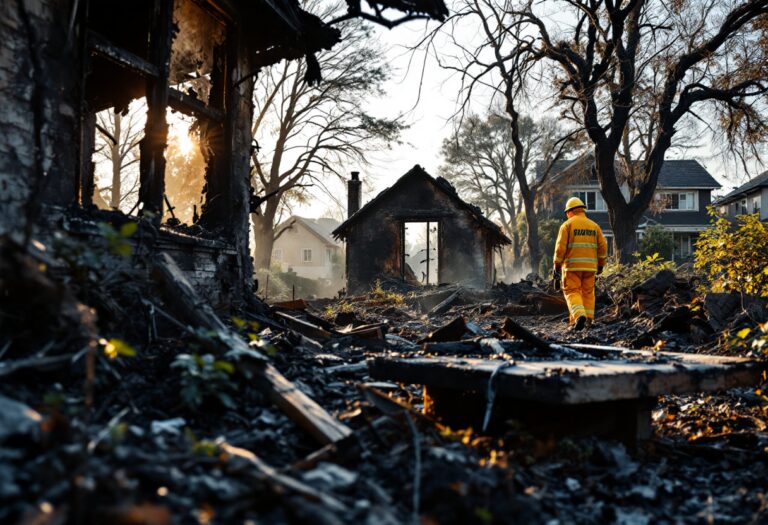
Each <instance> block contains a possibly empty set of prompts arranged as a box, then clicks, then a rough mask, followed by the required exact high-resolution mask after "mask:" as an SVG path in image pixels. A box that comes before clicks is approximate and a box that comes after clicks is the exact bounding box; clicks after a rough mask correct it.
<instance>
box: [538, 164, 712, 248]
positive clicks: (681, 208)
mask: <svg viewBox="0 0 768 525" xmlns="http://www.w3.org/2000/svg"><path fill="white" fill-rule="evenodd" d="M593 167H594V163H593V162H592V160H591V156H589V155H586V156H583V157H580V158H579V159H575V160H562V161H558V162H556V163H555V164H554V165H553V167H552V170H551V174H550V175H549V176H548V180H547V183H546V184H545V185H544V187H543V189H542V196H543V197H542V198H541V199H540V200H539V205H540V208H539V209H540V211H542V212H543V213H545V214H547V215H551V216H553V217H563V213H562V209H563V206H564V204H565V201H566V200H567V199H568V197H571V196H576V197H579V198H581V200H583V201H584V203H585V204H586V205H587V211H588V213H589V217H590V218H591V219H593V220H594V221H595V222H597V223H598V224H599V225H600V227H601V228H602V229H603V232H604V233H605V236H606V238H607V239H608V241H609V247H610V248H609V249H611V250H612V244H613V243H612V242H611V241H612V239H613V232H612V230H611V225H610V223H609V221H608V208H607V207H606V203H605V201H604V200H603V195H602V193H601V192H600V186H599V184H598V181H597V177H596V175H595V173H594V169H593ZM543 169H544V163H543V162H538V163H537V172H538V173H537V176H538V177H539V178H541V177H542V176H543V173H542V172H543ZM617 171H618V172H619V173H620V172H621V170H619V169H618V166H617ZM720 187H721V185H720V184H719V183H718V182H717V181H716V180H715V179H714V178H713V177H712V175H710V173H709V172H708V171H707V170H706V169H705V168H704V166H702V165H701V164H699V162H698V161H695V160H666V161H664V164H663V165H662V168H661V173H660V174H659V181H658V185H657V188H656V196H657V199H656V202H655V203H654V204H653V205H652V206H651V207H650V209H649V210H648V211H647V213H646V214H645V216H644V217H643V219H642V220H641V221H640V225H639V227H638V230H637V233H638V235H639V236H642V235H643V231H644V230H645V228H646V227H648V226H650V225H652V224H661V225H662V226H664V227H665V228H667V229H668V230H670V231H671V232H672V234H673V238H674V249H673V252H672V258H673V260H675V261H681V260H686V259H688V258H690V257H691V255H692V254H693V248H694V243H695V240H696V238H697V237H698V235H699V232H701V231H702V230H705V229H706V228H707V227H708V226H709V224H710V222H709V216H708V214H707V206H709V205H710V204H711V203H712V191H713V190H716V189H718V188H720ZM621 188H622V192H623V193H624V197H625V198H627V199H628V197H629V185H628V184H627V183H626V182H623V183H622V185H621Z"/></svg>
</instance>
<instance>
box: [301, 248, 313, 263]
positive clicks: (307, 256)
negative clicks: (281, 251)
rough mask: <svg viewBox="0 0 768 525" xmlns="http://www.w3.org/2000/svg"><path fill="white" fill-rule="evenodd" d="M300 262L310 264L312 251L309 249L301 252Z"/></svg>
mask: <svg viewBox="0 0 768 525" xmlns="http://www.w3.org/2000/svg"><path fill="white" fill-rule="evenodd" d="M301 260H302V262H312V250H311V249H309V248H304V249H303V250H301Z"/></svg>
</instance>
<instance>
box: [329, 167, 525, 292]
mask: <svg viewBox="0 0 768 525" xmlns="http://www.w3.org/2000/svg"><path fill="white" fill-rule="evenodd" d="M348 185H349V210H348V211H349V218H348V219H347V220H346V221H345V222H344V223H342V224H341V225H340V226H339V227H338V228H337V229H336V230H335V231H334V232H333V235H334V236H336V237H338V238H341V239H343V240H345V241H346V243H347V290H348V292H349V293H359V292H361V291H364V290H367V289H369V288H370V287H371V286H372V285H373V284H374V283H375V281H376V280H377V279H379V278H382V277H389V278H397V279H403V280H412V279H416V280H419V281H421V282H427V283H430V282H433V283H461V284H463V285H466V286H472V287H476V288H486V287H488V286H490V285H491V284H492V283H493V280H494V275H493V273H494V266H493V255H494V250H495V248H496V247H498V246H501V245H504V244H509V243H510V240H509V239H508V238H507V237H506V236H505V235H504V233H503V232H502V231H501V228H499V226H497V225H496V224H494V223H493V222H491V221H490V220H488V218H487V217H485V216H484V215H483V213H482V212H481V211H480V209H479V208H478V207H477V206H473V205H471V204H469V203H467V202H465V201H464V200H462V199H461V198H460V197H459V195H458V193H457V192H456V189H455V188H454V187H453V186H452V185H451V184H450V183H449V182H448V181H447V180H445V179H443V178H442V177H438V178H434V177H432V176H431V175H429V173H427V172H426V171H424V169H422V168H421V166H419V165H416V166H414V167H413V169H411V170H410V171H409V172H408V173H406V174H405V175H403V176H402V177H400V179H399V180H398V181H397V182H396V183H395V184H393V185H392V186H391V187H389V188H388V189H386V190H384V191H382V192H381V193H380V194H379V195H377V196H376V197H375V198H374V199H373V200H371V201H370V202H369V203H368V204H366V205H365V206H363V207H362V208H360V185H361V183H360V180H359V178H358V174H357V173H356V172H355V173H353V174H352V179H351V180H350V181H349V183H348ZM415 225H425V226H426V229H425V235H424V237H425V241H426V243H425V244H426V247H425V248H422V250H420V251H421V252H423V254H413V253H408V246H407V244H406V237H407V236H408V233H409V229H412V228H414V226H415ZM413 256H416V258H417V260H419V261H420V262H426V263H427V266H426V267H427V271H426V272H425V273H426V274H425V275H423V276H422V277H423V278H422V279H419V276H417V275H415V274H414V273H413V268H411V266H410V265H409V264H408V258H409V257H413ZM430 263H431V266H430ZM430 273H432V274H433V275H434V276H435V278H432V279H430Z"/></svg>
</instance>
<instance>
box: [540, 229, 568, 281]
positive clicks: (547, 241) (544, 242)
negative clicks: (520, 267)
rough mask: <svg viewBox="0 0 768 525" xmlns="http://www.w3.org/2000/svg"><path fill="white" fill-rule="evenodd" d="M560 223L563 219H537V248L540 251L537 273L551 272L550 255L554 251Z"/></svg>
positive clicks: (547, 273) (545, 273) (551, 255)
mask: <svg viewBox="0 0 768 525" xmlns="http://www.w3.org/2000/svg"><path fill="white" fill-rule="evenodd" d="M562 223H563V221H559V220H557V219H544V220H542V221H539V250H540V251H541V262H540V263H539V275H549V274H550V273H552V257H553V256H554V253H555V243H556V242H557V234H558V232H559V231H560V225H561V224H562Z"/></svg>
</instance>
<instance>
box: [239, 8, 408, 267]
mask: <svg viewBox="0 0 768 525" xmlns="http://www.w3.org/2000/svg"><path fill="white" fill-rule="evenodd" d="M307 7H308V8H309V9H310V10H312V9H313V8H317V9H316V10H322V12H320V13H318V14H319V15H320V16H321V18H326V19H327V18H332V16H333V13H338V12H341V11H340V7H341V6H340V5H339V4H336V5H331V6H328V5H325V6H323V4H322V3H320V2H314V3H311V4H310V5H309V6H307ZM341 27H342V30H343V31H344V32H346V33H347V35H346V36H345V37H344V45H343V46H336V47H335V48H334V49H332V50H331V51H327V52H324V53H322V54H320V55H319V56H318V60H319V62H320V63H321V64H322V71H323V81H322V83H321V84H320V85H319V86H316V87H313V86H311V85H310V84H309V83H308V82H307V81H306V73H307V64H306V63H305V62H303V61H293V62H284V63H282V64H278V65H276V66H273V67H271V68H269V69H268V70H266V71H264V72H263V73H262V74H261V75H260V77H259V79H258V82H257V87H256V91H255V96H254V102H255V105H256V116H255V120H254V124H253V135H254V139H255V140H256V141H257V144H258V146H259V148H256V149H255V150H254V154H253V155H252V158H253V175H252V184H253V186H254V188H255V189H256V191H257V192H258V193H261V194H263V195H262V197H261V198H259V199H257V202H256V203H255V206H254V207H253V209H252V212H253V213H252V222H253V227H254V248H255V263H256V267H257V268H268V267H269V263H270V259H271V254H272V245H273V242H274V239H275V238H276V235H279V234H280V232H276V231H275V225H276V224H277V218H278V216H279V210H280V208H281V205H282V204H283V203H286V202H288V201H287V199H289V198H294V199H296V198H302V196H303V195H304V192H305V191H306V187H307V186H308V185H314V186H316V187H319V188H320V189H321V190H326V193H327V194H328V195H332V192H331V191H328V190H327V183H328V181H329V179H330V178H333V177H336V178H338V179H341V180H343V178H344V175H343V172H344V171H345V170H344V166H347V165H349V164H350V163H353V162H354V163H356V164H358V165H359V164H363V165H365V164H366V156H367V153H368V152H371V151H374V150H376V149H380V148H382V147H385V146H387V145H388V144H390V143H391V142H393V141H394V140H396V139H397V137H398V136H399V134H400V131H401V130H402V129H403V124H402V122H401V119H400V118H399V117H396V118H377V117H375V116H373V115H371V114H369V113H368V112H367V111H366V103H367V102H369V101H370V100H371V99H372V98H376V97H381V96H383V94H384V93H383V90H382V86H383V84H384V82H385V81H386V80H387V78H388V77H389V68H388V66H387V64H386V63H385V61H384V54H383V51H382V49H381V48H380V47H379V46H378V45H377V43H376V41H375V39H374V38H373V37H372V32H371V29H370V28H368V27H366V26H365V25H364V24H363V23H362V22H360V21H359V20H352V21H347V22H344V23H342V24H341Z"/></svg>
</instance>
